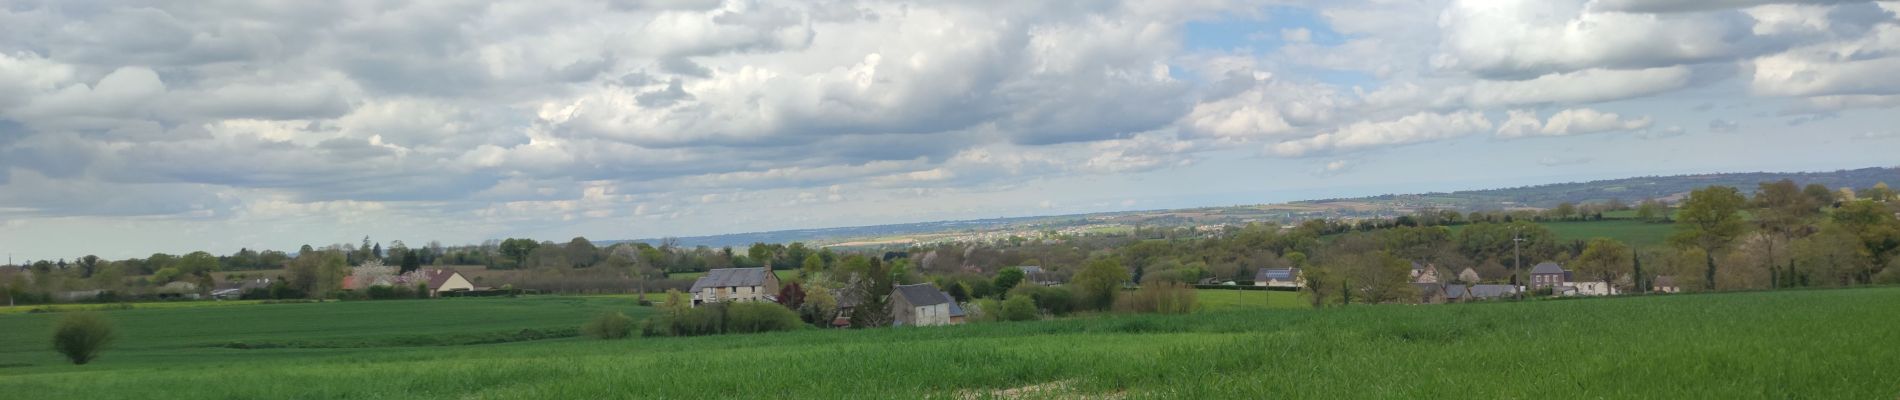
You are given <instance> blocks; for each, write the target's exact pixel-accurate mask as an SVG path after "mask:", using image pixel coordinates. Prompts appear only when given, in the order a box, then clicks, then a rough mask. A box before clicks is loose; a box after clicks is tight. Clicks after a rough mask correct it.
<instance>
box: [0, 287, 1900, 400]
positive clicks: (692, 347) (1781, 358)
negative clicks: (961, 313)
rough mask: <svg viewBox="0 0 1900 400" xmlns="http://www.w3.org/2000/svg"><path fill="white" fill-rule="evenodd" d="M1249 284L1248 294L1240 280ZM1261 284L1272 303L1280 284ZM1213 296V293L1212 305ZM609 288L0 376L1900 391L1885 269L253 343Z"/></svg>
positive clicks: (196, 317) (490, 310) (45, 357)
mask: <svg viewBox="0 0 1900 400" xmlns="http://www.w3.org/2000/svg"><path fill="white" fill-rule="evenodd" d="M1252 294H1260V293H1258V292H1249V293H1244V294H1238V295H1252ZM1274 300H1275V301H1278V300H1280V299H1279V298H1275V299H1274ZM1223 301H1224V300H1217V299H1212V298H1210V299H1209V302H1210V304H1220V303H1221V302H1223ZM601 309H632V307H628V306H627V304H626V303H625V300H623V299H615V298H574V297H565V298H563V297H543V298H523V299H454V300H439V301H388V302H355V303H325V304H286V305H257V306H251V307H203V308H178V309H153V310H127V311H111V312H106V313H105V315H107V316H109V317H110V318H112V319H114V320H117V321H118V323H119V324H120V326H122V327H123V328H124V331H125V334H126V335H127V338H126V339H125V340H124V341H123V342H121V343H120V344H119V345H118V346H117V347H115V348H114V349H112V350H111V351H109V352H107V353H105V355H104V357H103V358H101V359H99V360H98V361H96V362H95V363H94V364H92V365H86V366H70V365H61V364H60V362H59V360H58V359H56V358H55V357H54V356H53V355H52V353H51V352H50V351H46V350H44V343H45V340H44V336H45V333H46V329H47V326H46V324H47V322H48V321H50V319H51V318H53V317H56V316H57V314H26V315H6V316H0V393H32V394H34V395H33V396H32V397H31V398H35V399H66V398H73V399H82V398H83V399H113V398H126V399H145V398H220V399H222V398H396V397H401V398H735V397H736V398H761V397H787V398H968V397H976V398H981V397H983V396H984V395H989V394H996V393H1001V392H1000V391H1003V390H1008V389H1011V388H1042V389H1047V390H1050V391H1054V392H1059V394H1064V395H1071V396H1078V395H1079V396H1082V397H1102V396H1122V397H1127V398H1152V397H1160V398H1280V397H1298V398H1341V397H1348V398H1368V397H1370V398H1451V397H1458V398H1888V399H1890V398H1894V397H1895V396H1896V395H1897V394H1900V381H1896V380H1894V379H1892V378H1893V377H1894V376H1896V374H1900V346H1892V345H1891V344H1893V343H1900V329H1893V327H1892V324H1893V321H1895V320H1900V288H1879V289H1851V290H1831V291H1794V292H1755V293H1732V294H1714V295H1681V296H1658V297H1642V298H1612V299H1588V300H1567V301H1539V302H1528V303H1491V304H1463V305H1442V306H1403V305H1401V306H1359V307H1347V308H1338V309H1326V310H1258V309H1255V310H1246V309H1232V310H1229V311H1213V312H1204V313H1197V314H1191V315H1183V316H1098V317H1084V318H1072V319H1064V320H1056V321H1044V322H1026V323H990V324H974V325H965V326H958V327H939V328H907V329H882V330H870V331H834V330H807V331H801V332H791V333H778V334H760V335H738V336H715V337H698V338H666V339H630V340H623V341H595V340H589V339H580V338H571V339H558V340H541V341H530V342H518V343H504V344H486V345H463V346H420V347H364V348H349V349H300V348H285V349H254V350H237V349H229V348H215V347H207V346H206V345H207V344H214V343H220V342H225V341H230V340H237V339H243V340H260V341H265V340H289V339H303V340H329V339H337V338H354V339H360V340H363V341H366V342H370V343H371V344H372V345H373V342H376V341H377V339H378V338H389V337H402V336H410V335H453V334H458V333H460V332H465V331H489V330H509V329H521V328H559V327H564V326H571V325H575V324H578V323H579V322H580V321H581V320H583V319H585V317H586V316H587V315H590V314H592V313H594V312H596V311H598V310H601Z"/></svg>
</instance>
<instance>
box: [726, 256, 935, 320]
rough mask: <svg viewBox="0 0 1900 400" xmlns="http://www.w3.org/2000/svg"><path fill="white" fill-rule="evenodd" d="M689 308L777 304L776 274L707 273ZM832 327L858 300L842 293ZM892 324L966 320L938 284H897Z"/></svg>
mask: <svg viewBox="0 0 1900 400" xmlns="http://www.w3.org/2000/svg"><path fill="white" fill-rule="evenodd" d="M690 291H691V292H692V305H693V307H699V306H701V305H705V304H711V303H719V302H768V303H775V302H778V291H779V279H778V274H774V273H772V270H771V269H769V268H763V267H761V268H724V269H715V270H711V271H706V275H704V276H700V277H699V279H698V280H695V281H693V287H692V289H691V290H690ZM838 300H839V301H838V308H839V310H838V312H837V314H836V316H835V317H834V318H833V320H832V325H834V326H846V325H850V323H851V322H850V315H851V309H852V308H854V307H856V306H857V303H858V301H857V299H855V298H853V297H851V296H849V295H848V294H842V295H840V296H839V299H838ZM890 308H891V317H892V325H896V326H935V325H956V324H962V323H963V322H964V319H965V318H966V317H967V315H966V313H965V312H964V310H963V306H962V305H959V304H957V301H956V299H955V298H952V297H950V295H949V294H947V293H944V292H943V290H939V289H937V285H933V284H929V283H919V284H915V285H897V286H896V287H893V288H892V289H891V301H890Z"/></svg>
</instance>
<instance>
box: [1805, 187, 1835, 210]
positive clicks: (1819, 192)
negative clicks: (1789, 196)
mask: <svg viewBox="0 0 1900 400" xmlns="http://www.w3.org/2000/svg"><path fill="white" fill-rule="evenodd" d="M1801 195H1803V196H1807V197H1808V202H1809V203H1813V204H1814V205H1815V206H1816V207H1831V206H1833V205H1834V191H1833V190H1829V189H1828V188H1827V186H1826V185H1822V184H1819V183H1810V184H1808V185H1807V186H1803V187H1802V188H1801Z"/></svg>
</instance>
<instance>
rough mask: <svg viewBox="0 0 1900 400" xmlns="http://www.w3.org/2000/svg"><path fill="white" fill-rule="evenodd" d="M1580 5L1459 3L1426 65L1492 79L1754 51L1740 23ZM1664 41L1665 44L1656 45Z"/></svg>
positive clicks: (1554, 1)
mask: <svg viewBox="0 0 1900 400" xmlns="http://www.w3.org/2000/svg"><path fill="white" fill-rule="evenodd" d="M1589 4H1590V3H1588V2H1586V1H1584V0H1459V1H1455V2H1453V3H1452V4H1451V5H1450V6H1449V7H1447V8H1446V10H1445V12H1444V14H1443V15H1442V16H1441V17H1440V18H1439V27H1440V28H1441V29H1443V30H1444V35H1445V38H1444V42H1443V43H1442V44H1441V45H1440V53H1439V54H1438V55H1437V56H1436V57H1435V58H1434V60H1433V64H1434V65H1436V66H1438V67H1440V68H1447V69H1456V70H1465V71H1472V72H1475V73H1478V74H1481V75H1486V76H1495V77H1531V76H1539V75H1543V74H1547V73H1552V72H1568V71H1577V70H1584V69H1590V68H1617V69H1632V68H1654V67H1664V66H1672V65H1679V64H1684V63H1696V62H1704V61H1713V60H1720V59H1728V58H1734V57H1738V56H1743V55H1747V54H1751V53H1753V52H1755V51H1758V49H1757V47H1759V45H1757V44H1753V43H1750V42H1747V41H1746V40H1745V39H1747V38H1748V37H1749V36H1750V35H1749V29H1750V27H1748V26H1747V25H1746V24H1744V23H1742V22H1741V21H1738V20H1736V19H1732V18H1722V17H1720V16H1715V15H1707V14H1666V15H1658V14H1637V13H1618V12H1592V11H1591V10H1587V9H1586V6H1588V5H1589ZM1657 38H1668V40H1657Z"/></svg>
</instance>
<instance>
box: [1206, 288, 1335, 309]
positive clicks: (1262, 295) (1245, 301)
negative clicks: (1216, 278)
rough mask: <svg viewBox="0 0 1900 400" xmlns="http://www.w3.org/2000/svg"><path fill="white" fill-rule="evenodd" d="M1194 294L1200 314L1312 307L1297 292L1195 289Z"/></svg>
mask: <svg viewBox="0 0 1900 400" xmlns="http://www.w3.org/2000/svg"><path fill="white" fill-rule="evenodd" d="M1194 293H1195V297H1196V299H1197V301H1198V302H1199V303H1200V305H1201V312H1219V311H1231V310H1246V309H1265V308H1291V309H1299V308H1308V307H1312V306H1311V305H1310V304H1308V303H1307V302H1306V298H1305V297H1303V296H1301V295H1300V293H1299V292H1276V291H1266V290H1219V289H1196V290H1195V291H1194ZM1268 296H1272V297H1268Z"/></svg>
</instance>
